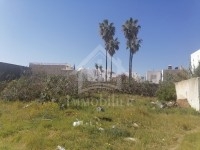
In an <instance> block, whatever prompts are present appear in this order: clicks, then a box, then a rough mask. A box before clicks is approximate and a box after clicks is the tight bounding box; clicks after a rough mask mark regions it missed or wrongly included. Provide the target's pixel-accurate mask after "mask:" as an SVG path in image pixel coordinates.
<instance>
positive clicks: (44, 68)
mask: <svg viewBox="0 0 200 150" xmlns="http://www.w3.org/2000/svg"><path fill="white" fill-rule="evenodd" d="M29 67H30V69H31V71H32V73H46V74H48V75H67V74H68V73H70V72H72V71H73V68H72V67H71V66H70V65H68V64H40V63H30V64H29Z"/></svg>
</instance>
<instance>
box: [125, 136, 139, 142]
mask: <svg viewBox="0 0 200 150" xmlns="http://www.w3.org/2000/svg"><path fill="white" fill-rule="evenodd" d="M124 140H125V141H130V142H137V139H136V138H132V137H127V138H124Z"/></svg>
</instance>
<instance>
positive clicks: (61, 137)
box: [0, 92, 200, 150]
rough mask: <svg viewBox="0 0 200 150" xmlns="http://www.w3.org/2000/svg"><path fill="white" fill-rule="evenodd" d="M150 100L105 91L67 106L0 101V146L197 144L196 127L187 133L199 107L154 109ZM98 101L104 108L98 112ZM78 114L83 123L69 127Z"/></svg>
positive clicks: (20, 149) (16, 149) (199, 121)
mask: <svg viewBox="0 0 200 150" xmlns="http://www.w3.org/2000/svg"><path fill="white" fill-rule="evenodd" d="M152 101H156V99H155V98H150V97H141V96H132V95H129V94H116V93H113V94H111V93H109V94H108V93H106V92H99V93H98V94H95V93H92V94H90V98H83V99H75V98H73V99H72V100H71V101H70V102H69V103H68V107H67V109H61V107H60V105H59V103H54V102H45V103H39V102H37V101H31V102H20V101H1V102H0V149H9V150H12V149H13V150H25V149H32V150H38V149H56V147H57V146H58V145H60V146H62V147H65V148H66V149H127V150H128V149H153V150H160V149H162V150H165V149H166V150H168V149H170V148H173V147H176V146H177V144H180V143H182V142H183V143H182V144H183V145H184V146H185V145H187V144H188V142H190V141H193V142H192V143H194V144H195V146H199V145H198V143H199V142H198V141H199V140H198V139H199V137H200V134H199V132H197V133H192V134H188V132H191V131H193V130H197V129H196V128H197V127H198V126H199V124H200V116H199V113H198V112H196V111H194V110H193V109H183V108H178V107H177V108H170V109H159V108H157V107H155V106H154V105H152V104H151V102H152ZM97 106H102V107H103V108H104V110H105V111H103V112H98V111H97V109H96V108H97ZM77 119H78V120H81V121H83V125H81V126H77V127H74V126H73V122H74V121H77ZM197 131H199V130H197ZM184 135H186V136H185V137H184V140H183V141H182V142H179V139H180V138H181V137H183V136H184ZM127 138H134V140H127ZM194 138H195V140H192V139H194ZM181 146H182V145H180V148H181V149H184V147H181ZM188 148H189V146H188ZM192 148H193V149H195V148H196V147H194V146H193V147H192Z"/></svg>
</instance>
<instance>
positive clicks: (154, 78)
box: [146, 71, 161, 84]
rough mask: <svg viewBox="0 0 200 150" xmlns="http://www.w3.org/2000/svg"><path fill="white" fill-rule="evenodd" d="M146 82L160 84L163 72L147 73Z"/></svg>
mask: <svg viewBox="0 0 200 150" xmlns="http://www.w3.org/2000/svg"><path fill="white" fill-rule="evenodd" d="M146 80H147V81H149V82H152V83H156V84H159V82H160V81H161V71H147V75H146Z"/></svg>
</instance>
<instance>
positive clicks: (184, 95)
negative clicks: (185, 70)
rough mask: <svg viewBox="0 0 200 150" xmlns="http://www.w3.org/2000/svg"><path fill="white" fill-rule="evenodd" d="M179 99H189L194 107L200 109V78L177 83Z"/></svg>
mask: <svg viewBox="0 0 200 150" xmlns="http://www.w3.org/2000/svg"><path fill="white" fill-rule="evenodd" d="M175 86H176V95H177V99H187V100H188V103H189V104H190V105H191V107H192V108H194V109H196V110H197V111H200V102H199V98H200V97H199V95H200V91H199V90H200V89H199V87H200V78H192V79H189V80H184V81H181V82H177V83H175Z"/></svg>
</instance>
